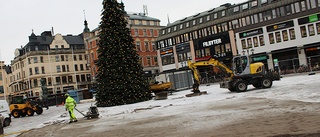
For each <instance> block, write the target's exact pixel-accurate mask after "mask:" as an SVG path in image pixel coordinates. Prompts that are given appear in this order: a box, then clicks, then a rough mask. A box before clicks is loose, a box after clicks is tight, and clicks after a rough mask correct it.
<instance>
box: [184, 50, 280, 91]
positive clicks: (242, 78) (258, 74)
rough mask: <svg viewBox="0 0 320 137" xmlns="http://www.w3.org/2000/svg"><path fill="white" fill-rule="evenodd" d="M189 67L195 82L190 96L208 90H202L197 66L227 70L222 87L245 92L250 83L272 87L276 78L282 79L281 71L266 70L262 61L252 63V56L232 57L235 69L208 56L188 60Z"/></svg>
mask: <svg viewBox="0 0 320 137" xmlns="http://www.w3.org/2000/svg"><path fill="white" fill-rule="evenodd" d="M188 66H189V68H190V69H191V70H192V71H193V76H194V84H193V89H192V92H194V94H190V95H188V96H193V95H201V94H205V93H206V92H200V90H199V85H200V75H199V72H198V70H197V67H200V66H215V67H218V68H219V69H220V70H222V71H223V72H225V73H226V74H227V75H226V78H225V79H224V80H223V81H222V82H220V88H228V89H229V90H230V91H232V92H233V91H237V92H245V91H247V88H248V85H250V84H252V85H253V86H254V87H256V88H270V87H271V86H272V82H273V81H274V80H280V76H279V73H278V74H275V73H270V72H268V71H266V69H265V65H264V64H263V63H262V62H256V63H252V58H251V57H250V56H247V55H244V56H235V57H234V58H233V59H232V66H233V69H229V68H228V67H227V66H226V65H225V64H223V63H221V62H219V61H218V60H216V59H214V58H211V57H208V58H204V59H203V60H198V61H196V62H192V61H191V60H189V61H188Z"/></svg>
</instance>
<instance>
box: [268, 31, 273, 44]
mask: <svg viewBox="0 0 320 137" xmlns="http://www.w3.org/2000/svg"><path fill="white" fill-rule="evenodd" d="M269 41H270V44H273V43H274V36H273V33H270V34H269Z"/></svg>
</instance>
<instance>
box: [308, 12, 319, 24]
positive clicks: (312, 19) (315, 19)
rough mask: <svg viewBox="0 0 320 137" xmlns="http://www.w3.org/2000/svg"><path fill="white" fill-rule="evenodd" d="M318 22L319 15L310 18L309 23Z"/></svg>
mask: <svg viewBox="0 0 320 137" xmlns="http://www.w3.org/2000/svg"><path fill="white" fill-rule="evenodd" d="M316 21H318V15H317V14H315V15H311V16H309V22H316Z"/></svg>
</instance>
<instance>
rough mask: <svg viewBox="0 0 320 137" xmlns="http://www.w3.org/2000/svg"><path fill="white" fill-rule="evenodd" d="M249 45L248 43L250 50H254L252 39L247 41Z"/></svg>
mask: <svg viewBox="0 0 320 137" xmlns="http://www.w3.org/2000/svg"><path fill="white" fill-rule="evenodd" d="M247 43H248V48H252V41H251V38H248V39H247Z"/></svg>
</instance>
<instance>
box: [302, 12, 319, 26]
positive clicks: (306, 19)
mask: <svg viewBox="0 0 320 137" xmlns="http://www.w3.org/2000/svg"><path fill="white" fill-rule="evenodd" d="M319 18H320V14H313V15H310V16H308V17H304V18H300V19H298V24H299V25H303V24H307V23H311V22H317V21H318V20H319Z"/></svg>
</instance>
